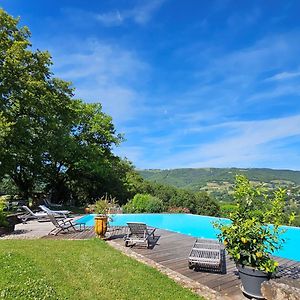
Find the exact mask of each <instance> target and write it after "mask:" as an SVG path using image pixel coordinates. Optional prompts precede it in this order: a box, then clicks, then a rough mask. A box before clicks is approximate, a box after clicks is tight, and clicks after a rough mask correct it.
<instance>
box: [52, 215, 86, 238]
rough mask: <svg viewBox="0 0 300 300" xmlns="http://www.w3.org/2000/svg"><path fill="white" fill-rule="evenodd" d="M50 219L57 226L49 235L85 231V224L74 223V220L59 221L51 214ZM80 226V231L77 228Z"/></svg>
mask: <svg viewBox="0 0 300 300" xmlns="http://www.w3.org/2000/svg"><path fill="white" fill-rule="evenodd" d="M48 217H49V219H50V221H51V222H52V224H53V225H54V226H55V228H53V229H52V230H51V231H50V232H49V235H51V234H52V235H58V234H59V233H60V232H62V231H63V232H70V231H82V230H85V223H74V222H72V220H58V219H57V218H55V215H54V214H51V213H49V214H48ZM76 226H79V229H77V228H76Z"/></svg>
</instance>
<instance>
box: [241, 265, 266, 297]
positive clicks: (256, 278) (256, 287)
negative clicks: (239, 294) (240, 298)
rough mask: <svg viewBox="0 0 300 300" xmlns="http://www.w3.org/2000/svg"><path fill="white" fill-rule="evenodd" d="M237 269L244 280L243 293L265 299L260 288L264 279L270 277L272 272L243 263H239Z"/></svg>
mask: <svg viewBox="0 0 300 300" xmlns="http://www.w3.org/2000/svg"><path fill="white" fill-rule="evenodd" d="M237 269H238V271H239V275H240V279H241V282H242V291H243V293H244V294H246V295H247V296H249V297H252V298H256V299H264V297H263V295H262V293H261V290H260V288H261V284H262V283H263V282H264V281H267V280H269V279H270V277H271V276H270V274H268V273H265V272H262V271H259V270H257V269H254V268H251V267H246V266H242V265H237Z"/></svg>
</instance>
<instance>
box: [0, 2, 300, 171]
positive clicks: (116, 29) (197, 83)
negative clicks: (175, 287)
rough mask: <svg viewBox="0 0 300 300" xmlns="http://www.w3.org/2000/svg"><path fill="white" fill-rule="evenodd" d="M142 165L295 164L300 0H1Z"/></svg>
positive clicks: (298, 165) (299, 163)
mask: <svg viewBox="0 0 300 300" xmlns="http://www.w3.org/2000/svg"><path fill="white" fill-rule="evenodd" d="M0 6H1V7H3V8H4V9H5V10H7V11H8V12H9V13H10V14H12V15H14V16H21V24H23V25H25V24H26V25H28V26H29V28H30V29H31V32H32V43H33V45H34V47H35V48H39V49H41V50H49V51H50V53H51V54H52V56H53V61H54V66H53V71H54V73H55V75H56V76H58V77H61V78H63V79H65V80H69V81H72V82H73V83H74V86H75V87H76V97H79V98H82V99H83V100H85V101H87V102H101V103H102V105H103V109H104V111H105V112H106V113H108V114H110V115H111V116H112V117H113V120H114V123H115V125H116V128H117V130H118V132H121V133H124V134H125V138H126V142H124V143H123V144H122V145H121V146H120V147H119V148H118V149H116V150H115V152H116V153H117V154H119V155H121V156H126V157H128V158H129V159H130V160H131V161H132V162H133V163H134V165H135V166H136V167H137V168H178V167H270V168H280V169H295V170H300V152H299V148H300V147H299V146H300V85H299V84H300V58H299V57H300V56H299V53H300V18H299V11H300V1H297V0H295V1H281V0H280V1H275V0H272V1H271V0H270V1H267V0H266V1H261V0H257V1H233V0H232V1H229V0H215V1H200V0H194V1H193V0H189V1H184V0H151V1H148V0H145V1H142V0H132V1H129V0H111V1H109V0H106V1H96V0H94V1H79V0H76V1H74V0H73V1H66V0H60V1H58V0H56V1H33V0H32V1H20V0H19V1H18V0H2V1H1V0H0Z"/></svg>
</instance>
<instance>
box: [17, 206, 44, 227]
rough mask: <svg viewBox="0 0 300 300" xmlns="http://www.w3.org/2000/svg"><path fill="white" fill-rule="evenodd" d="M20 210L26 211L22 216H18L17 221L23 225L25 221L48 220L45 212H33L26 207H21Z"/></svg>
mask: <svg viewBox="0 0 300 300" xmlns="http://www.w3.org/2000/svg"><path fill="white" fill-rule="evenodd" d="M22 208H23V209H24V210H25V211H26V213H25V214H24V215H21V216H18V218H19V219H21V221H22V222H23V223H25V222H26V221H27V220H30V219H37V220H38V221H40V220H46V219H47V218H48V215H47V213H46V212H33V211H32V210H31V209H30V208H29V207H28V206H26V205H23V206H22Z"/></svg>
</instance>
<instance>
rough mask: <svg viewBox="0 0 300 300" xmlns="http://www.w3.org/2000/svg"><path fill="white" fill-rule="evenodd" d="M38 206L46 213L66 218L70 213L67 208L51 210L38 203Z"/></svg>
mask: <svg viewBox="0 0 300 300" xmlns="http://www.w3.org/2000/svg"><path fill="white" fill-rule="evenodd" d="M39 208H40V209H41V210H43V211H44V212H45V213H47V214H54V215H61V216H62V217H64V218H67V216H68V215H69V214H70V213H71V212H70V211H69V210H52V209H50V208H48V207H47V206H45V205H40V206H39Z"/></svg>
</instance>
